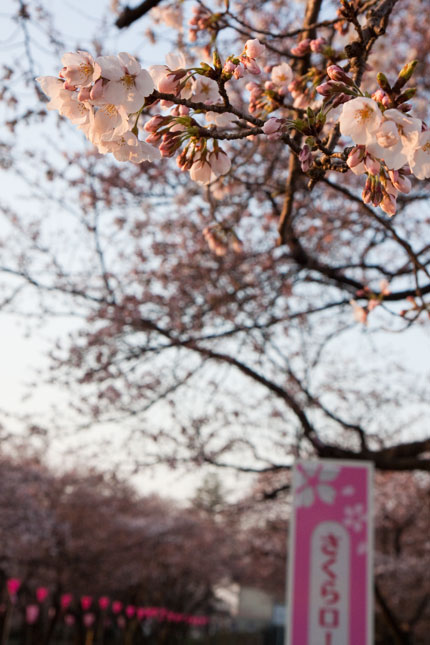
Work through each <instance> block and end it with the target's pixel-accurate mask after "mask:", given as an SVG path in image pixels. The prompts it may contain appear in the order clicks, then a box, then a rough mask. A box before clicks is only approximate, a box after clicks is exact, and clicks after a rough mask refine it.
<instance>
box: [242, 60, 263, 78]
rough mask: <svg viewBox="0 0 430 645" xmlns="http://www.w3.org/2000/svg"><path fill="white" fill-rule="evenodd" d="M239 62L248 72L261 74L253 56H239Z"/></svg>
mask: <svg viewBox="0 0 430 645" xmlns="http://www.w3.org/2000/svg"><path fill="white" fill-rule="evenodd" d="M240 62H241V63H242V65H243V66H244V67H245V68H246V70H247V71H248V72H249V73H250V74H255V75H257V74H261V69H260V68H259V66H258V65H257V63H256V62H255V60H254V58H249V57H248V56H241V57H240Z"/></svg>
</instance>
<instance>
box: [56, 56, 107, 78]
mask: <svg viewBox="0 0 430 645" xmlns="http://www.w3.org/2000/svg"><path fill="white" fill-rule="evenodd" d="M61 62H62V63H63V65H64V68H63V69H62V70H61V73H60V76H61V77H62V78H64V79H65V81H66V83H68V84H69V85H71V86H75V87H89V86H90V85H92V83H94V82H95V81H96V80H97V79H98V78H100V74H101V69H100V65H99V64H98V63H97V62H95V61H94V58H93V57H92V56H91V54H89V53H88V52H85V51H79V50H78V51H77V52H68V53H67V54H64V56H63V57H62V59H61Z"/></svg>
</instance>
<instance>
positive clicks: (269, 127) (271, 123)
mask: <svg viewBox="0 0 430 645" xmlns="http://www.w3.org/2000/svg"><path fill="white" fill-rule="evenodd" d="M281 126H282V121H281V120H280V119H277V118H276V117H273V116H272V117H270V119H267V121H266V122H265V124H264V125H263V132H264V134H273V133H274V132H278V130H279V129H280V127H281Z"/></svg>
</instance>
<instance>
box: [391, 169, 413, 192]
mask: <svg viewBox="0 0 430 645" xmlns="http://www.w3.org/2000/svg"><path fill="white" fill-rule="evenodd" d="M391 181H392V182H393V186H394V187H395V188H397V190H398V191H400V192H401V193H404V194H405V195H408V194H409V193H410V192H411V188H412V184H411V180H410V179H409V178H408V177H404V176H403V175H400V174H399V175H398V178H397V179H396V180H395V181H394V180H391Z"/></svg>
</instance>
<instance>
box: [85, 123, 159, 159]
mask: <svg viewBox="0 0 430 645" xmlns="http://www.w3.org/2000/svg"><path fill="white" fill-rule="evenodd" d="M97 148H98V150H99V152H101V153H102V154H105V153H106V152H112V154H113V156H114V157H115V159H116V160H117V161H132V162H133V163H142V161H157V159H159V158H160V152H159V150H158V149H157V148H154V147H153V146H150V145H149V144H148V143H146V142H145V141H140V140H139V139H138V138H137V137H136V136H135V135H134V134H133V133H132V132H130V131H128V132H125V133H124V134H122V135H121V136H119V137H116V138H115V139H112V140H111V141H103V142H100V144H99V145H98V146H97Z"/></svg>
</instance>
